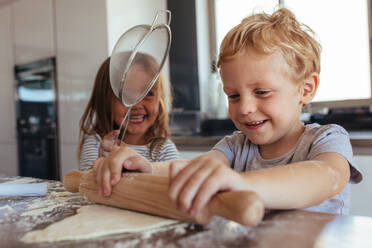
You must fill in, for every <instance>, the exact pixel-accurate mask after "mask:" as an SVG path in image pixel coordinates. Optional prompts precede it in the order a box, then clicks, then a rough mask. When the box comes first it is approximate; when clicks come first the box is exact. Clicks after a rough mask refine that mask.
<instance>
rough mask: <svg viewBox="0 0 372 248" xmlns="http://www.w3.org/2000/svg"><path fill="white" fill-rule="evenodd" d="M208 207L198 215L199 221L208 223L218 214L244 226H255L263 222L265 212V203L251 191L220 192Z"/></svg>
mask: <svg viewBox="0 0 372 248" xmlns="http://www.w3.org/2000/svg"><path fill="white" fill-rule="evenodd" d="M206 209H207V211H203V212H204V213H203V212H202V213H201V214H200V215H199V216H196V220H197V222H199V223H201V224H204V223H208V222H209V221H210V219H211V217H212V216H213V215H218V216H221V217H224V218H226V219H229V220H232V221H235V222H237V223H240V224H242V225H244V226H255V225H257V224H258V223H260V222H261V220H262V218H263V216H264V213H265V208H264V205H263V203H262V202H261V201H260V200H259V198H258V196H257V194H256V193H254V192H251V191H229V192H222V193H218V194H217V195H215V196H214V197H213V198H212V200H211V202H210V203H209V204H208V206H207V208H206Z"/></svg>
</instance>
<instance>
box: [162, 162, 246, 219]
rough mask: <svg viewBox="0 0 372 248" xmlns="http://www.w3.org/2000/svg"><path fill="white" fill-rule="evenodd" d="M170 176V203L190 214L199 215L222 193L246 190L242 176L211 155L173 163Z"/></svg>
mask: <svg viewBox="0 0 372 248" xmlns="http://www.w3.org/2000/svg"><path fill="white" fill-rule="evenodd" d="M169 173H170V175H169V176H170V179H171V183H170V187H169V196H170V198H171V200H172V201H173V203H174V204H175V205H176V206H177V207H178V208H179V209H180V210H181V211H183V212H188V213H189V214H191V215H196V214H197V213H198V212H199V211H200V210H201V209H202V208H204V207H205V206H206V204H207V203H208V202H209V200H210V199H211V198H212V197H213V196H214V195H215V194H216V193H218V192H219V191H230V190H244V189H247V184H246V182H245V181H244V179H243V177H242V176H241V175H240V174H239V173H237V172H235V171H234V170H232V169H230V168H229V167H228V166H226V165H225V164H224V163H222V162H221V161H220V160H217V159H215V158H212V157H210V156H208V155H202V156H199V157H197V158H195V159H193V160H191V161H190V162H189V163H185V162H181V163H178V162H177V161H174V162H172V163H171V164H170V169H169Z"/></svg>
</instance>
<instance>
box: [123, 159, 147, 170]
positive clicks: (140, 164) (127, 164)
mask: <svg viewBox="0 0 372 248" xmlns="http://www.w3.org/2000/svg"><path fill="white" fill-rule="evenodd" d="M123 167H124V168H125V169H127V170H131V171H140V172H143V173H151V172H152V166H151V163H150V162H149V161H148V160H147V159H145V158H144V157H141V156H132V157H129V158H128V159H126V160H125V161H124V163H123Z"/></svg>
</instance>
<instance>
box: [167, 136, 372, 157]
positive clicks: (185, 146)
mask: <svg viewBox="0 0 372 248" xmlns="http://www.w3.org/2000/svg"><path fill="white" fill-rule="evenodd" d="M349 134H350V142H351V145H352V146H353V151H354V155H372V131H350V132H349ZM223 137H224V136H173V137H172V138H171V139H172V141H173V142H174V143H175V144H176V146H177V148H178V149H179V150H180V151H200V152H206V151H209V150H210V149H211V148H212V147H213V146H214V145H215V144H216V143H217V142H218V141H219V140H221V139H222V138H223Z"/></svg>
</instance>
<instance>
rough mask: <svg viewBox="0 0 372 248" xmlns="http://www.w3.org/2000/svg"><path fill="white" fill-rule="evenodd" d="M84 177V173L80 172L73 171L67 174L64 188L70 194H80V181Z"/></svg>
mask: <svg viewBox="0 0 372 248" xmlns="http://www.w3.org/2000/svg"><path fill="white" fill-rule="evenodd" d="M82 176H83V172H81V171H78V170H71V171H69V172H67V173H66V175H65V176H64V178H63V186H64V187H65V189H66V190H67V191H69V192H72V193H76V192H79V185H80V179H81V177H82Z"/></svg>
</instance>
